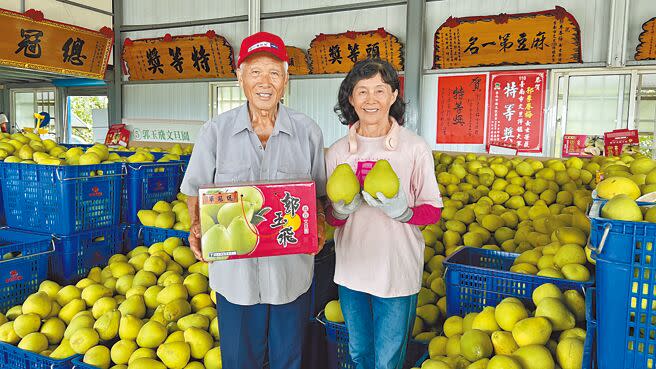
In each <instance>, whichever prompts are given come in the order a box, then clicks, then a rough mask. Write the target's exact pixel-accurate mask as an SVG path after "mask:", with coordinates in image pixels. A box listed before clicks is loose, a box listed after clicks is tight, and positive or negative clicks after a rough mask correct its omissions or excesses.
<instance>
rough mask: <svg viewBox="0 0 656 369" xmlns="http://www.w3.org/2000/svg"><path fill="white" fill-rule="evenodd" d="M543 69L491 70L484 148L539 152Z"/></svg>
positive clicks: (543, 92)
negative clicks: (495, 146)
mask: <svg viewBox="0 0 656 369" xmlns="http://www.w3.org/2000/svg"><path fill="white" fill-rule="evenodd" d="M546 77H547V71H545V70H531V71H517V72H497V73H490V94H489V95H490V100H489V101H490V102H489V104H488V117H489V119H488V122H489V123H488V132H487V148H488V150H489V147H490V144H493V145H498V146H504V147H514V148H517V151H518V152H525V153H526V152H542V136H543V129H544V105H545V98H546V85H545V82H546Z"/></svg>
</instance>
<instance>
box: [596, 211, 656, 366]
mask: <svg viewBox="0 0 656 369" xmlns="http://www.w3.org/2000/svg"><path fill="white" fill-rule="evenodd" d="M604 204H606V201H605V200H595V201H594V202H593V203H592V206H591V207H590V212H589V217H590V228H591V230H590V246H589V247H590V248H591V249H592V250H593V251H594V253H593V255H594V257H595V258H596V259H599V260H605V261H611V262H614V263H624V264H634V263H636V262H638V263H640V265H642V266H645V267H656V260H654V263H653V264H652V263H647V262H646V260H641V261H640V260H638V259H644V257H643V256H647V255H653V250H651V249H650V248H649V245H650V244H652V245H653V244H654V243H656V223H648V222H625V221H622V220H613V219H606V218H602V217H601V208H602V207H603V206H604ZM638 204H639V205H641V206H654V205H655V204H654V203H644V202H641V203H638ZM655 364H656V363H655Z"/></svg>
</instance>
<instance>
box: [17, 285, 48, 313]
mask: <svg viewBox="0 0 656 369" xmlns="http://www.w3.org/2000/svg"><path fill="white" fill-rule="evenodd" d="M51 308H52V300H51V299H50V296H49V295H48V294H47V293H46V292H44V291H39V292H37V293H33V294H31V295H30V296H28V297H27V299H26V300H25V302H23V305H22V310H23V314H36V315H38V316H39V317H41V318H45V317H47V316H48V314H50V309H51Z"/></svg>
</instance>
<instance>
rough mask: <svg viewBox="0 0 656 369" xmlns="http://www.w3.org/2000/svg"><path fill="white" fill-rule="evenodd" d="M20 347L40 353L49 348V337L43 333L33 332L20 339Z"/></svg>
mask: <svg viewBox="0 0 656 369" xmlns="http://www.w3.org/2000/svg"><path fill="white" fill-rule="evenodd" d="M18 348H19V349H22V350H26V351H31V352H35V353H40V352H42V351H45V350H47V349H48V338H47V337H46V336H45V335H44V334H43V333H38V332H33V333H30V334H28V335H27V336H25V337H23V339H21V340H20V342H19V343H18Z"/></svg>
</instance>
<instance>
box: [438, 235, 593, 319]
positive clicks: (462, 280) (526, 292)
mask: <svg viewBox="0 0 656 369" xmlns="http://www.w3.org/2000/svg"><path fill="white" fill-rule="evenodd" d="M518 256H519V254H513V253H509V252H503V251H496V250H487V249H479V248H475V247H463V248H462V249H460V250H458V251H456V252H455V253H453V254H452V255H450V256H449V257H448V258H446V260H444V262H443V264H444V266H445V268H446V272H445V282H446V311H447V315H448V316H452V315H458V316H465V315H466V314H468V313H471V312H478V311H481V310H483V308H484V307H486V306H495V305H497V304H498V303H499V302H501V300H503V299H504V298H506V297H517V298H519V299H522V300H524V301H525V302H527V303H532V302H531V295H532V294H533V290H535V289H536V288H537V287H539V286H540V285H542V284H545V283H553V284H555V285H556V286H558V287H560V288H561V289H567V290H577V291H581V292H582V293H584V292H585V289H586V288H587V287H592V286H593V285H594V280H592V281H588V282H576V281H570V280H566V279H558V278H548V277H540V276H536V275H531V274H520V273H513V272H511V271H510V267H511V266H512V264H513V262H514V261H515V259H516V258H517V257H518ZM593 279H594V278H593Z"/></svg>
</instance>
